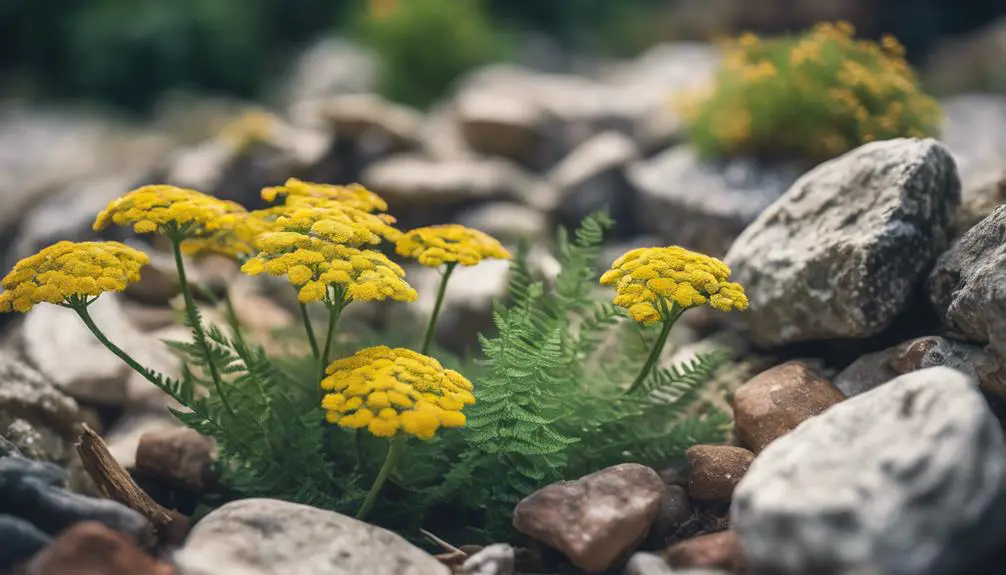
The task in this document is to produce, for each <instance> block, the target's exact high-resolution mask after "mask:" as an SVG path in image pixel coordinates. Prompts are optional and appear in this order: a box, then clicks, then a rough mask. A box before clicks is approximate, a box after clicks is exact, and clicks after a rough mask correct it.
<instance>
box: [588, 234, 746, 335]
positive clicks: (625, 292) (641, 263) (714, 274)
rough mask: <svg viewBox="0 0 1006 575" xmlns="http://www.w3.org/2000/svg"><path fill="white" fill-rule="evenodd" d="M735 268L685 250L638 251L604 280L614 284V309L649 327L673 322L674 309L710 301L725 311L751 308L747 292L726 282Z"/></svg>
mask: <svg viewBox="0 0 1006 575" xmlns="http://www.w3.org/2000/svg"><path fill="white" fill-rule="evenodd" d="M729 277H730V268H728V267H727V265H726V264H724V263H723V262H721V261H720V260H718V259H716V258H713V257H710V256H707V255H705V254H700V253H697V252H693V251H690V250H686V249H684V248H682V247H678V246H671V247H664V248H638V249H635V250H631V251H629V252H627V253H625V254H623V255H622V256H621V257H620V258H618V259H617V260H615V262H614V263H613V264H612V266H611V269H610V270H608V271H607V272H605V273H604V275H602V276H601V284H602V285H614V286H615V292H616V296H615V300H614V303H615V305H617V306H619V307H622V308H625V309H627V310H628V311H629V315H630V316H631V317H632V319H634V320H635V321H638V322H640V323H644V324H650V323H653V322H656V321H661V320H664V319H668V318H667V317H666V314H667V312H669V311H670V308H672V307H675V306H676V307H677V308H678V309H681V310H683V309H687V308H690V307H695V306H700V305H703V304H706V303H708V304H709V305H710V306H712V307H714V308H716V309H719V310H722V311H730V310H732V309H739V310H744V309H747V307H748V300H747V296H745V295H744V288H742V287H741V286H740V285H739V284H737V283H733V282H729V281H727V280H728V278H729Z"/></svg>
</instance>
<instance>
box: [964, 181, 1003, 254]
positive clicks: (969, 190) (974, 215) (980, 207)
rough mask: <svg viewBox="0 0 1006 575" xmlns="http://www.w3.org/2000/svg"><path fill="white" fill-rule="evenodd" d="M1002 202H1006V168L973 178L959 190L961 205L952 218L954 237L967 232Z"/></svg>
mask: <svg viewBox="0 0 1006 575" xmlns="http://www.w3.org/2000/svg"><path fill="white" fill-rule="evenodd" d="M1003 204H1006V168H1003V169H1001V170H994V171H992V172H988V173H986V174H984V175H981V176H976V177H975V178H973V179H972V182H971V183H970V185H969V186H968V187H966V188H963V189H962V190H961V206H960V207H959V208H958V209H957V215H956V217H955V219H954V237H955V238H958V237H960V236H962V235H964V234H965V233H967V232H968V231H969V230H970V229H971V228H973V227H974V226H976V225H977V224H978V222H980V221H982V220H984V219H985V218H987V217H988V216H990V215H992V212H994V211H995V209H996V208H998V207H999V206H1001V205H1003Z"/></svg>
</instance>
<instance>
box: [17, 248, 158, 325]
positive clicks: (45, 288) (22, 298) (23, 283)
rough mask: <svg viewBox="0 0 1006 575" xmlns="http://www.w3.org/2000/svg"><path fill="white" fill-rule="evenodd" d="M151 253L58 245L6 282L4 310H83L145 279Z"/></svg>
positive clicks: (24, 263) (20, 266)
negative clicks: (37, 307)
mask: <svg viewBox="0 0 1006 575" xmlns="http://www.w3.org/2000/svg"><path fill="white" fill-rule="evenodd" d="M149 262H150V258H149V257H148V256H147V254H145V253H143V252H141V251H139V250H136V249H133V248H131V247H129V246H126V245H124V244H121V243H119V242H67V241H63V242H58V243H55V244H53V245H51V246H48V247H46V248H43V249H42V250H41V251H39V252H38V253H37V254H35V255H33V256H29V257H27V258H25V259H23V260H21V261H19V262H18V263H16V264H14V268H13V269H12V270H11V271H10V273H8V274H7V276H6V277H4V278H3V287H4V290H5V291H4V292H3V293H0V311H5V312H9V311H11V310H13V311H18V312H26V311H28V310H30V309H31V308H32V306H34V305H35V304H37V303H43V302H45V303H51V304H56V305H79V304H86V303H90V302H89V298H94V297H97V296H99V295H101V294H102V293H104V292H109V291H122V290H124V289H126V285H128V284H130V283H133V282H136V281H138V280H139V279H140V268H142V267H143V266H145V265H146V264H148V263H149Z"/></svg>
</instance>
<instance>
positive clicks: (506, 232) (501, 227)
mask: <svg viewBox="0 0 1006 575" xmlns="http://www.w3.org/2000/svg"><path fill="white" fill-rule="evenodd" d="M457 222H458V223H459V224H461V225H464V226H468V227H470V228H475V229H476V230H481V231H483V232H485V233H487V234H489V235H491V236H492V237H494V238H496V239H498V240H499V241H501V242H503V244H504V245H511V246H512V245H515V244H516V243H517V242H518V241H519V240H521V239H527V240H528V241H530V242H536V241H542V240H544V239H546V238H548V237H549V236H550V235H551V233H552V230H551V224H549V222H548V219H547V218H546V217H545V216H544V215H543V214H542V213H541V212H539V211H538V210H536V209H534V208H532V207H529V206H525V205H521V204H517V203H514V202H489V203H485V204H482V205H479V206H476V207H474V208H472V209H470V210H466V211H465V212H463V213H461V214H459V215H458V218H457Z"/></svg>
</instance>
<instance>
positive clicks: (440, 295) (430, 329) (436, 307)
mask: <svg viewBox="0 0 1006 575" xmlns="http://www.w3.org/2000/svg"><path fill="white" fill-rule="evenodd" d="M457 265H458V264H457V262H449V263H448V264H447V269H445V270H444V277H443V279H441V280H440V288H439V289H438V290H437V301H436V303H434V304H433V314H432V315H430V325H428V326H426V335H425V336H424V337H423V347H422V348H421V350H420V351H419V353H421V354H423V355H426V353H427V352H428V351H430V344H432V343H433V334H435V333H436V331H437V316H439V315H440V306H441V305H443V303H444V294H445V293H447V281H448V280H450V279H451V273H453V272H454V268H455V267H457Z"/></svg>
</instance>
